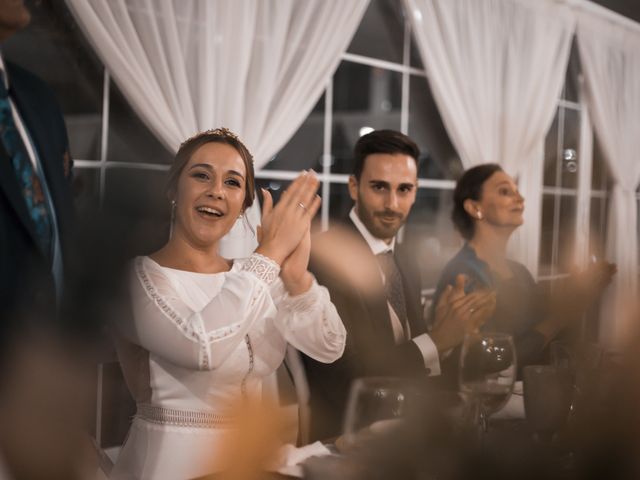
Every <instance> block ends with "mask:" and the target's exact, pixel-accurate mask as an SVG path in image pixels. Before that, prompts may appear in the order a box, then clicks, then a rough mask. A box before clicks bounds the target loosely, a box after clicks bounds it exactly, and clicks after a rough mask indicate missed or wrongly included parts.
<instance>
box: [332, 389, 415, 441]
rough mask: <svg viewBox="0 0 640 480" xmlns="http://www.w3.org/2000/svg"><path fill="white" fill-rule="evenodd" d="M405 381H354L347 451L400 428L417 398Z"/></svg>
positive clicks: (345, 431)
mask: <svg viewBox="0 0 640 480" xmlns="http://www.w3.org/2000/svg"><path fill="white" fill-rule="evenodd" d="M415 392H416V391H415V389H414V388H413V386H412V385H411V384H410V383H409V382H407V381H406V380H405V379H401V378H393V377H370V378H358V379H356V380H354V382H353V383H352V385H351V390H350V392H349V398H348V401H347V410H346V413H345V418H344V424H343V436H342V439H341V443H342V444H343V446H345V447H349V448H351V447H353V446H354V445H356V444H361V443H364V442H366V441H367V440H368V439H370V438H372V437H373V436H375V435H376V434H384V433H388V432H390V431H393V430H394V429H396V428H398V427H399V426H400V425H401V423H402V420H403V418H405V417H406V415H407V413H408V411H409V408H411V405H412V403H413V401H414V399H415V398H416V396H415Z"/></svg>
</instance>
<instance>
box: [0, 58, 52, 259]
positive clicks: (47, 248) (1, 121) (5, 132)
mask: <svg viewBox="0 0 640 480" xmlns="http://www.w3.org/2000/svg"><path fill="white" fill-rule="evenodd" d="M4 75H5V73H4V71H2V70H0V140H1V141H2V145H3V146H4V149H5V150H6V152H7V154H8V155H9V158H10V159H11V163H12V164H13V169H14V170H15V173H16V178H17V179H18V184H19V186H20V190H21V191H22V196H23V197H24V200H25V202H26V204H27V210H28V211H29V216H30V217H31V220H32V221H33V223H34V225H35V230H36V233H37V236H38V239H37V240H38V242H39V243H40V246H41V247H42V250H43V252H45V254H46V255H47V256H49V255H50V253H51V217H50V212H49V209H48V208H47V203H46V201H45V198H44V194H43V191H42V185H41V184H40V178H38V175H37V174H36V172H35V170H34V167H33V163H31V159H30V158H29V154H28V153H27V149H26V147H25V145H24V142H23V141H22V137H21V136H20V132H18V128H17V127H16V124H15V122H14V120H13V114H12V112H11V104H10V103H9V92H8V91H7V87H6V84H5V81H4Z"/></svg>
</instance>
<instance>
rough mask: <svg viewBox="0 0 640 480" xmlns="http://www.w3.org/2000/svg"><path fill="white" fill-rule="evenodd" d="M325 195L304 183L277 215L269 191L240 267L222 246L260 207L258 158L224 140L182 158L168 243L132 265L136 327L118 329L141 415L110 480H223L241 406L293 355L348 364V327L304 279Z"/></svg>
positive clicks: (187, 149) (174, 171)
mask: <svg viewBox="0 0 640 480" xmlns="http://www.w3.org/2000/svg"><path fill="white" fill-rule="evenodd" d="M318 186H319V182H318V179H317V178H316V176H315V175H314V174H313V173H311V172H303V173H302V174H301V175H300V176H299V177H298V178H297V179H296V180H294V181H293V183H292V184H291V185H290V187H289V188H288V189H287V190H286V192H284V194H283V197H282V200H281V201H280V202H278V204H277V205H276V206H275V207H274V206H273V205H272V200H271V196H270V194H269V193H268V192H266V191H265V190H263V194H264V209H263V217H262V225H261V230H260V232H259V233H260V234H259V245H258V248H257V249H256V251H255V252H254V253H253V254H252V255H251V256H250V257H249V258H246V259H243V260H236V261H233V262H231V261H229V260H227V259H225V258H222V257H221V256H220V255H219V254H218V243H219V241H220V239H221V238H222V237H223V236H224V235H225V234H226V233H227V232H228V231H229V230H230V229H231V227H232V226H233V224H234V222H235V221H236V219H237V218H238V217H240V216H241V215H242V213H243V212H244V210H245V209H246V208H247V207H249V206H250V205H251V204H252V203H253V200H254V172H253V158H252V156H251V154H250V153H249V151H248V150H247V148H246V147H245V146H244V144H243V143H242V142H241V141H240V140H239V139H238V137H236V136H235V135H234V134H233V133H231V132H230V131H229V130H227V129H224V128H220V129H215V130H209V131H206V132H203V133H200V134H198V135H196V136H194V137H192V138H190V139H188V140H186V141H185V142H184V143H183V144H182V145H181V146H180V149H179V150H178V152H177V154H176V157H175V161H174V163H173V165H172V167H171V170H170V172H169V183H168V197H169V199H170V201H171V204H172V207H173V229H172V234H171V237H170V239H169V241H168V242H167V244H166V245H164V246H163V247H162V248H161V249H160V250H158V251H156V252H155V253H153V254H151V255H150V256H144V257H137V258H136V259H135V261H134V265H133V272H132V276H131V285H130V290H131V297H132V298H131V300H132V305H133V321H131V322H123V323H118V324H117V325H116V328H117V342H116V343H117V350H118V357H119V359H120V362H121V364H122V368H123V372H124V375H125V379H126V381H127V384H128V386H129V389H130V390H131V393H132V395H133V396H134V398H135V400H136V402H137V404H138V411H137V414H136V416H135V418H134V420H133V424H132V426H131V429H130V431H129V435H128V438H127V440H126V442H125V445H124V446H123V449H122V451H121V453H120V455H119V457H118V461H117V463H116V465H115V467H114V471H113V473H112V478H154V479H162V478H167V479H175V478H193V477H197V476H201V475H205V474H208V473H211V472H215V471H220V470H222V469H224V468H225V467H227V465H226V464H225V461H227V460H229V459H228V458H223V457H227V455H225V454H224V445H225V443H226V441H227V440H228V439H229V436H228V434H229V433H231V432H232V431H233V427H234V424H236V423H237V417H236V416H235V413H237V411H238V404H242V403H243V402H245V401H250V399H251V398H259V397H260V394H261V390H262V379H263V378H264V377H265V376H267V375H269V374H271V373H272V372H274V371H275V369H276V368H278V366H279V365H280V364H281V363H282V361H283V358H284V355H285V349H286V346H287V343H291V344H292V345H293V346H295V347H296V348H298V349H299V350H301V351H303V352H305V353H306V354H307V355H309V356H311V357H312V358H314V359H315V360H317V361H319V362H331V361H334V360H336V359H337V358H339V357H340V355H341V354H342V352H343V349H344V344H345V330H344V327H343V325H342V323H341V321H340V317H339V316H338V314H337V312H336V309H335V307H334V306H333V304H332V303H331V301H330V299H329V294H328V292H327V290H326V289H325V288H324V287H321V286H320V285H318V283H316V281H315V279H314V277H313V276H312V275H311V274H310V273H309V272H308V270H307V264H308V260H309V252H310V224H311V219H312V218H313V216H314V215H315V213H316V211H317V209H318V207H319V205H320V198H319V197H318V196H317V195H316V191H317V189H318Z"/></svg>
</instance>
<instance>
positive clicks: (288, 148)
mask: <svg viewBox="0 0 640 480" xmlns="http://www.w3.org/2000/svg"><path fill="white" fill-rule="evenodd" d="M324 104H325V95H324V94H323V95H322V97H320V100H318V103H316V106H315V107H314V108H313V111H312V112H311V113H310V114H309V116H308V117H307V119H306V120H305V121H304V122H303V124H302V125H300V128H299V129H298V131H297V132H296V133H295V134H294V136H293V137H292V138H291V139H290V140H289V142H288V143H287V144H286V145H285V146H284V147H282V150H280V152H278V154H276V155H275V156H274V157H273V160H271V161H270V162H269V163H267V164H266V165H265V166H264V167H263V170H294V171H299V170H303V169H305V168H313V169H314V170H315V171H316V172H320V171H322V153H323V152H322V149H323V144H324Z"/></svg>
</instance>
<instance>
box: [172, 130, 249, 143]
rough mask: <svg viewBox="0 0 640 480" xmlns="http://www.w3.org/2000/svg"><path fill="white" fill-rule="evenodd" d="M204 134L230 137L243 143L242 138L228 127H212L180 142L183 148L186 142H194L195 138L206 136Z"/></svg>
mask: <svg viewBox="0 0 640 480" xmlns="http://www.w3.org/2000/svg"><path fill="white" fill-rule="evenodd" d="M204 136H214V137H220V138H229V139H231V140H235V141H236V142H241V143H242V141H241V140H240V138H239V137H238V135H236V134H235V133H233V132H232V131H231V130H229V129H228V128H226V127H219V128H211V129H209V130H205V131H203V132H198V133H196V134H195V135H193V136H191V137H189V138H187V139H186V140H185V141H184V142H182V143H181V144H180V148H182V146H183V145H184V144H185V143H189V142H192V141H193V140H196V139H197V138H200V137H204Z"/></svg>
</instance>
